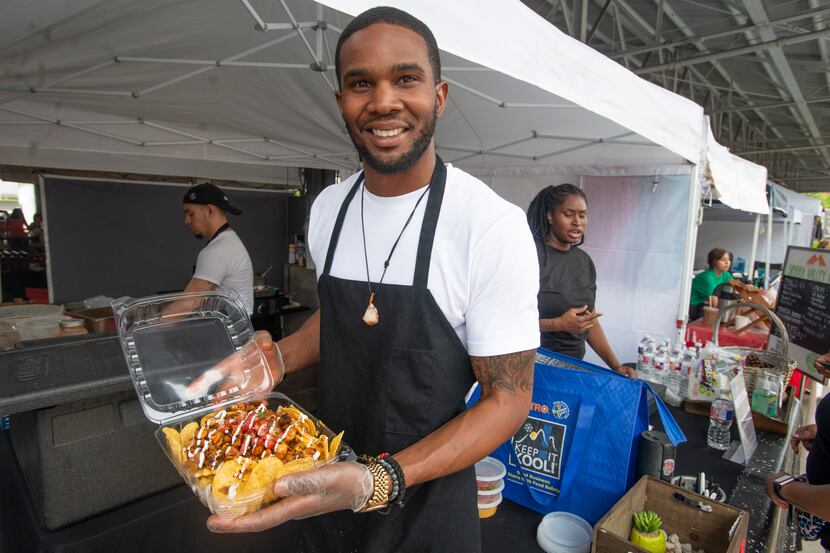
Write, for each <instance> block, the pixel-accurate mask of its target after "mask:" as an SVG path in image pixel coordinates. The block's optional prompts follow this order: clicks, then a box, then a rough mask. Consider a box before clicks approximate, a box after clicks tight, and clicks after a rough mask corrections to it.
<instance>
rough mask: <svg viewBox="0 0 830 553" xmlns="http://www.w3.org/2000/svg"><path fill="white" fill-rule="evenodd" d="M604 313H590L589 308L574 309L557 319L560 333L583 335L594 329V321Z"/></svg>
mask: <svg viewBox="0 0 830 553" xmlns="http://www.w3.org/2000/svg"><path fill="white" fill-rule="evenodd" d="M601 316H602V313H590V312H589V311H588V306H587V305H583V306H582V307H572V308H571V309H568V310H567V311H565V313H563V314H562V315H560V316H559V317H557V318H556V321H557V324H556V326H557V327H558V328H557V330H559V331H560V332H570V333H571V334H582V333H583V332H587V331H589V330H591V329H592V328H593V327H594V320H595V319H597V318H598V317H601Z"/></svg>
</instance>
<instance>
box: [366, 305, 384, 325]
mask: <svg viewBox="0 0 830 553" xmlns="http://www.w3.org/2000/svg"><path fill="white" fill-rule="evenodd" d="M363 322H364V323H366V324H367V325H368V326H375V325H376V324H378V323H379V322H380V315H378V308H377V307H375V304H374V303H372V302H369V306H368V307H367V308H366V312H365V313H363Z"/></svg>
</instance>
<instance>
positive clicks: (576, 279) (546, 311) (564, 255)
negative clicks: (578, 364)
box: [536, 240, 597, 359]
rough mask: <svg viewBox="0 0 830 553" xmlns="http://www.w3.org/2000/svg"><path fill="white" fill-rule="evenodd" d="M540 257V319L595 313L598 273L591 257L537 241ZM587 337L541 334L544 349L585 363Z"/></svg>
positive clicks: (586, 334) (573, 250)
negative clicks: (571, 311)
mask: <svg viewBox="0 0 830 553" xmlns="http://www.w3.org/2000/svg"><path fill="white" fill-rule="evenodd" d="M536 253H537V254H538V256H539V296H538V301H539V318H540V319H553V318H556V317H559V316H561V315H562V314H564V313H565V312H566V311H567V310H568V309H571V308H573V307H581V306H583V305H587V306H588V309H590V310H591V311H593V310H594V303H595V302H596V298H597V270H596V268H595V267H594V262H593V261H591V257H590V256H589V255H588V254H587V253H585V252H584V251H582V250H581V249H579V248H578V247H572V248H571V249H570V250H568V251H566V252H563V251H561V250H557V249H556V248H552V247H550V246H549V245H547V244H546V243H544V242H541V241H538V240H537V241H536ZM587 338H588V333H587V332H583V333H581V334H572V333H570V332H542V336H541V342H542V347H543V348H546V349H549V350H551V351H554V352H556V353H561V354H564V355H570V356H571V357H576V358H578V359H582V358H583V357H584V356H585V340H586V339H587Z"/></svg>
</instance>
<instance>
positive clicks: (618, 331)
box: [478, 173, 689, 364]
mask: <svg viewBox="0 0 830 553" xmlns="http://www.w3.org/2000/svg"><path fill="white" fill-rule="evenodd" d="M478 176H479V177H480V178H482V179H483V180H484V181H485V182H487V183H488V184H489V185H490V186H491V187H492V188H493V189H494V190H495V191H496V192H498V193H499V195H501V196H503V197H505V198H507V199H508V200H510V201H511V202H513V203H515V204H516V205H518V206H519V207H521V208H522V209H525V210H526V209H527V207H528V205H529V204H530V201H531V200H532V199H533V197H534V196H535V195H536V193H537V192H538V191H539V190H541V189H542V188H544V187H545V186H548V185H555V184H562V183H563V182H570V183H572V184H577V185H581V187H582V189H583V190H584V191H585V194H586V196H587V197H588V212H589V214H588V221H589V223H588V230H587V232H586V234H585V244H584V245H583V248H584V249H585V251H587V252H588V253H589V254H590V255H591V259H593V261H594V264H595V265H596V268H597V303H596V308H597V310H598V311H600V312H602V313H605V315H604V316H603V317H602V319H601V323H602V327H603V329H604V330H605V333H606V335H607V336H608V341H609V343H610V344H611V346H612V348H613V349H614V352H615V353H616V354H617V356H618V357H619V358H620V361H622V362H626V361H634V360H635V359H636V352H637V343H638V342H639V340H640V339H641V338H642V337H643V335H645V334H650V335H651V336H655V337H656V336H660V337H666V338H673V333H674V330H675V321H676V317H677V304H678V298H679V296H680V288H681V279H682V271H683V269H682V267H683V247H684V239H685V234H686V212H687V207H688V189H689V175H669V176H666V175H663V176H659V177H654V176H649V177H595V176H583V177H582V178H580V177H578V176H574V175H570V176H568V175H554V176H551V175H528V174H525V175H504V174H489V175H488V174H484V173H479V175H478ZM586 359H588V360H589V361H592V362H595V363H600V364H602V362H601V361H600V360H599V357H597V356H596V354H594V353H593V352H592V351H591V350H590V348H588V353H587V355H586Z"/></svg>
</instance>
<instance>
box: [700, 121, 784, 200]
mask: <svg viewBox="0 0 830 553" xmlns="http://www.w3.org/2000/svg"><path fill="white" fill-rule="evenodd" d="M707 134H708V140H707V144H706V145H707V148H706V162H707V169H708V171H707V175H708V177H709V178H711V180H712V184H714V188H715V192H716V194H715V195H716V197H717V199H718V200H720V201H721V202H722V203H724V204H725V205H727V206H729V207H731V208H733V209H739V210H741V211H748V212H750V213H761V214H768V213H769V203H768V201H767V194H766V184H767V168H766V167H764V166H763V165H757V164H755V163H752V162H751V161H747V160H745V159H743V158H740V157H738V156H736V155H734V154H732V153H730V152H729V149H728V148H726V147H725V146H721V145H720V144H718V143H717V141H716V140H715V137H714V135H713V134H712V129H711V127H708V128H707Z"/></svg>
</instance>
